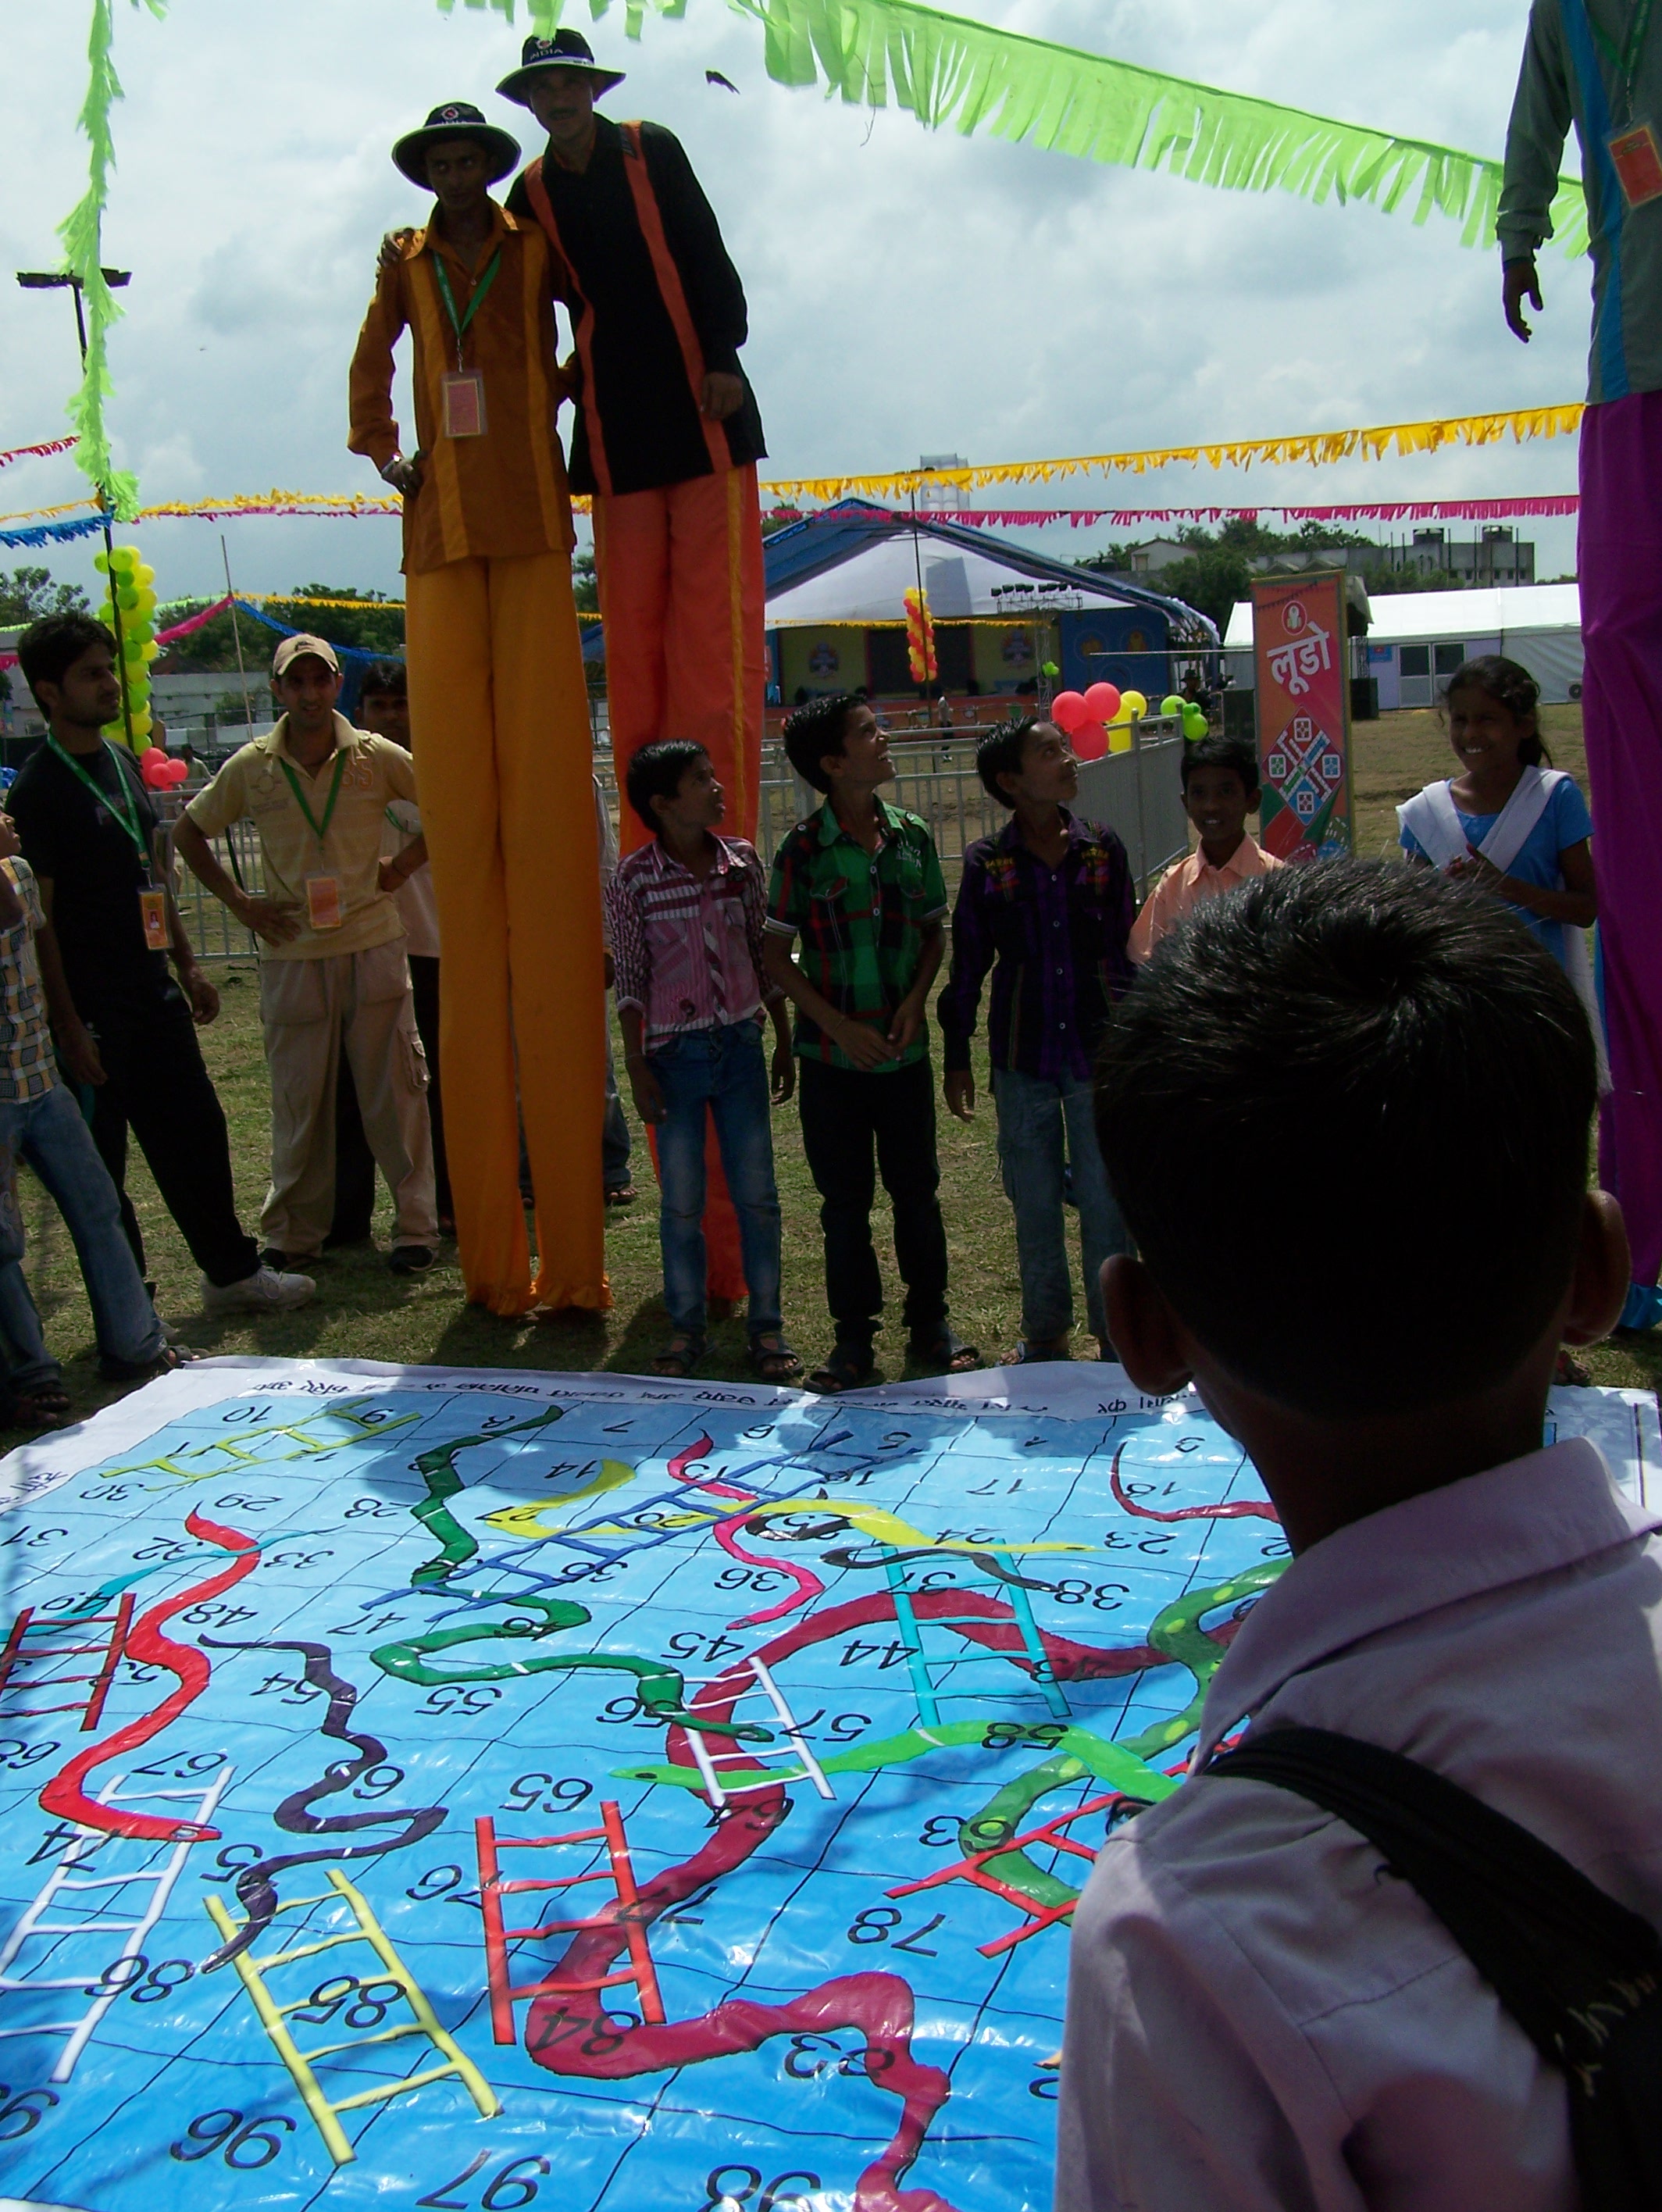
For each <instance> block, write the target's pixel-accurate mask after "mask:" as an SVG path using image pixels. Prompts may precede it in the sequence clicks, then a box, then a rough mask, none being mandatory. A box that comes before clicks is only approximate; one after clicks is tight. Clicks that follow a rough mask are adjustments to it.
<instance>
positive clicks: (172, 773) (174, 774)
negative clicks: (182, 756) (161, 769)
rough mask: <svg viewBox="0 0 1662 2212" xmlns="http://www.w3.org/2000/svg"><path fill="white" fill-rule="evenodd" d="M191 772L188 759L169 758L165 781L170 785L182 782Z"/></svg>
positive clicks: (173, 785) (174, 785) (175, 785)
mask: <svg viewBox="0 0 1662 2212" xmlns="http://www.w3.org/2000/svg"><path fill="white" fill-rule="evenodd" d="M190 773H191V763H190V762H189V761H182V760H170V761H169V762H168V763H167V782H168V785H169V787H177V786H178V785H179V784H181V783H183V782H184V781H185V778H186V777H187V776H188V775H190Z"/></svg>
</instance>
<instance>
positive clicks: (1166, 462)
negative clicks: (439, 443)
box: [0, 399, 1585, 606]
mask: <svg viewBox="0 0 1662 2212" xmlns="http://www.w3.org/2000/svg"><path fill="white" fill-rule="evenodd" d="M1584 411H1585V410H1584V407H1583V404H1582V402H1581V401H1580V400H1579V399H1575V400H1571V401H1569V402H1568V403H1567V404H1563V405H1562V406H1556V407H1514V408H1509V409H1506V410H1502V411H1501V412H1500V413H1497V414H1493V415H1445V416H1434V417H1432V418H1431V419H1430V420H1429V421H1427V422H1380V423H1375V424H1374V425H1373V426H1372V427H1371V428H1367V429H1360V430H1301V431H1298V432H1295V434H1294V435H1291V436H1289V437H1284V438H1234V439H1228V440H1226V441H1222V443H1218V444H1213V445H1201V446H1152V447H1143V448H1141V449H1139V450H1137V451H1135V452H1131V453H1071V454H1067V455H1065V456H1063V457H1061V458H1059V459H1052V460H1042V461H994V462H989V463H988V464H987V465H986V466H984V467H980V468H961V469H898V470H895V471H891V472H889V474H887V475H881V476H839V477H786V478H775V479H773V481H771V482H769V483H764V484H763V485H762V486H761V489H762V490H763V491H765V492H769V493H771V494H772V495H773V496H774V497H775V498H779V499H811V500H821V501H825V500H834V499H845V498H846V497H847V496H848V495H849V494H850V493H857V494H859V495H862V496H864V497H865V498H867V499H877V500H888V501H898V502H901V503H904V502H905V501H907V499H908V498H909V497H910V495H911V494H912V493H913V492H915V491H920V490H923V489H926V488H929V487H934V488H937V489H938V488H939V487H940V486H941V485H943V484H949V485H951V486H952V487H953V489H955V490H958V491H980V490H982V489H985V488H986V486H988V485H989V484H1007V483H1056V482H1058V480H1060V479H1062V478H1065V477H1078V476H1088V475H1090V474H1092V473H1093V472H1096V471H1100V472H1101V473H1102V474H1103V475H1109V474H1119V475H1129V476H1139V477H1140V476H1146V475H1147V474H1149V472H1150V471H1153V470H1155V469H1166V468H1174V467H1176V466H1178V465H1180V464H1182V465H1187V466H1189V467H1192V468H1194V467H1198V466H1199V465H1200V464H1201V463H1202V462H1204V463H1205V464H1206V465H1208V466H1209V467H1210V468H1214V469H1221V468H1235V469H1249V468H1251V467H1252V466H1253V464H1254V463H1255V462H1256V463H1257V464H1258V465H1259V466H1261V467H1265V468H1269V467H1280V466H1283V465H1286V464H1287V463H1289V462H1293V461H1305V462H1308V463H1309V465H1311V467H1313V468H1319V467H1321V466H1322V465H1324V464H1325V463H1327V462H1331V461H1348V460H1351V459H1362V460H1367V461H1382V460H1384V459H1386V457H1387V456H1388V455H1390V454H1392V453H1436V452H1438V451H1439V450H1440V449H1441V447H1444V446H1498V445H1501V444H1503V443H1504V442H1505V441H1506V440H1507V439H1508V438H1510V439H1511V440H1512V441H1513V443H1514V444H1515V445H1522V444H1523V443H1524V441H1526V439H1530V438H1568V437H1573V436H1574V434H1575V433H1576V431H1577V430H1579V429H1580V425H1581V416H1582V415H1583V413H1584ZM572 504H573V507H577V508H579V510H581V509H584V508H585V507H587V505H588V502H587V501H586V500H584V499H574V500H573V501H572ZM93 505H94V501H91V500H85V499H82V500H71V501H69V502H68V504H67V505H65V506H63V507H30V508H27V509H26V510H25V511H24V512H22V513H18V514H0V524H4V523H9V522H35V521H43V520H52V519H53V518H55V517H57V516H58V515H63V514H73V513H76V512H77V511H78V510H79V509H80V508H82V507H91V506H93ZM139 512H140V517H141V519H142V520H150V519H152V518H155V519H156V520H189V519H191V518H201V519H206V520H220V519H221V518H223V517H226V516H235V515H240V514H273V513H295V514H339V515H358V514H397V513H401V512H402V508H401V507H400V503H399V502H398V501H397V500H386V499H379V498H376V497H374V496H373V495H361V494H358V493H356V492H321V491H268V492H260V493H252V492H249V493H242V492H239V493H236V494H234V495H233V496H232V497H231V498H229V499H199V500H191V501H170V502H169V503H168V504H167V505H165V506H161V507H142V508H141V509H140V510H139ZM245 596H246V597H249V598H252V596H253V594H252V593H246V594H245ZM283 596H284V594H282V593H281V592H273V593H271V594H270V597H272V598H274V599H277V598H282V597H283ZM315 604H317V605H319V606H327V605H349V604H353V603H351V602H348V601H345V600H340V601H333V600H321V599H320V600H318V601H317V602H316V603H315ZM385 604H386V602H385V601H384V600H376V601H374V602H373V605H378V606H379V605H385Z"/></svg>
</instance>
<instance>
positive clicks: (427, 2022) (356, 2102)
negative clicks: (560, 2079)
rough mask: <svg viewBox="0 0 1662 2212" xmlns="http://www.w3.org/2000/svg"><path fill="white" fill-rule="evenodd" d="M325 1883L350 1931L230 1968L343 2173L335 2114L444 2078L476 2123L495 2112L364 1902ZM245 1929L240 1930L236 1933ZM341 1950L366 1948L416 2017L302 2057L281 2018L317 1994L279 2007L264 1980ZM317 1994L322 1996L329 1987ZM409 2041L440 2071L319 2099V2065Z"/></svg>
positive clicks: (221, 1922)
mask: <svg viewBox="0 0 1662 2212" xmlns="http://www.w3.org/2000/svg"><path fill="white" fill-rule="evenodd" d="M329 1880H330V1884H331V1887H332V1889H333V1890H334V1892H335V1893H336V1894H337V1896H340V1897H343V1898H344V1899H346V1901H347V1904H348V1905H349V1906H350V1907H351V1909H352V1915H353V1917H354V1919H355V1922H356V1923H357V1924H356V1926H355V1927H352V1928H344V1929H340V1930H339V1931H338V1932H337V1933H336V1934H334V1935H331V1936H318V1937H317V1938H316V1940H315V1941H313V1942H310V1943H294V1944H291V1945H290V1946H289V1948H288V1949H287V1950H286V1951H272V1952H268V1953H267V1954H266V1955H265V1956H264V1958H255V1957H253V1956H252V1954H250V1953H248V1952H246V1951H239V1952H238V1953H237V1954H236V1956H235V1957H234V1959H233V1960H232V1961H231V1963H232V1965H233V1966H234V1967H235V1968H236V1970H237V1972H238V1973H239V1974H240V1976H241V1977H242V1985H243V1987H244V1988H245V1989H246V1990H247V1992H248V1995H249V1997H250V1998H251V2000H252V2003H253V2007H254V2009H255V2011H256V2012H257V2013H258V2015H259V2016H260V2022H261V2025H262V2026H263V2027H264V2029H265V2032H266V2033H267V2034H268V2035H269V2036H270V2039H271V2040H272V2042H273V2043H274V2044H275V2045H276V2050H277V2055H278V2056H279V2057H281V2059H282V2063H283V2064H284V2065H285V2066H286V2067H287V2068H288V2071H289V2072H290V2073H291V2074H292V2075H294V2086H295V2087H296V2088H297V2089H298V2090H299V2091H300V2095H301V2097H302V2098H303V2100H305V2104H306V2111H307V2112H310V2113H311V2115H312V2119H313V2121H314V2122H315V2123H316V2125H317V2130H318V2134H319V2135H320V2136H322V2137H323V2139H324V2142H325V2144H326V2145H327V2146H328V2148H329V2154H330V2156H331V2158H332V2159H333V2160H334V2161H335V2163H336V2165H337V2166H348V2165H349V2164H350V2163H351V2161H352V2160H354V2159H355V2157H356V2156H357V2153H356V2152H355V2150H354V2149H353V2148H352V2145H351V2143H350V2142H349V2140H348V2137H347V2133H346V2130H345V2129H344V2128H343V2126H342V2125H341V2124H340V2120H339V2118H337V2115H338V2114H339V2113H342V2112H350V2111H352V2110H354V2109H355V2107H356V2106H360V2105H373V2104H378V2103H379V2102H380V2101H381V2100H383V2099H385V2098H387V2097H402V2096H403V2094H404V2093H405V2092H406V2091H407V2090H410V2089H420V2088H422V2087H425V2086H426V2084H427V2083H428V2082H429V2081H443V2080H444V2078H445V2077H446V2075H452V2074H453V2075H456V2076H457V2077H458V2079H459V2080H460V2081H461V2082H462V2084H463V2086H464V2087H465V2088H466V2090H467V2093H468V2094H469V2095H470V2097H471V2098H472V2100H473V2101H474V2104H475V2106H476V2107H477V2109H478V2111H479V2112H480V2114H481V2116H482V2118H485V2119H490V2118H494V2116H495V2114H496V2113H498V2112H500V2111H501V2109H502V2107H501V2105H500V2101H499V2100H498V2098H497V2095H496V2093H495V2091H494V2089H493V2088H492V2087H491V2086H490V2084H489V2082H488V2081H486V2079H485V2077H484V2076H483V2075H482V2074H481V2073H480V2071H479V2069H478V2068H477V2067H476V2065H475V2064H474V2063H473V2062H472V2060H471V2059H470V2058H469V2057H467V2056H466V2055H465V2054H464V2051H462V2050H461V2048H460V2046H459V2045H458V2044H457V2043H456V2041H455V2040H454V2039H453V2038H452V2036H451V2035H450V2034H448V2033H446V2030H445V2029H444V2028H443V2027H440V2024H439V2019H438V2015H436V2014H435V2013H434V2009H433V2007H432V2005H431V2004H430V2003H429V2002H428V1999H427V1996H426V1994H425V1992H424V1991H423V1990H422V1987H421V1984H419V1983H418V1982H417V1981H416V1978H415V1976H414V1975H413V1974H412V1973H411V1972H409V1968H408V1967H407V1966H405V1965H404V1963H403V1960H401V1959H400V1958H399V1956H398V1954H397V1951H395V1950H394V1949H393V1948H392V1945H391V1942H390V1941H389V1939H388V1937H387V1934H386V1931H385V1929H384V1928H383V1927H382V1926H381V1923H379V1920H377V1919H376V1917H375V1915H374V1914H373V1912H372V1911H371V1910H370V1908H369V1905H368V1902H367V1899H365V1898H364V1896H363V1895H362V1893H361V1892H360V1891H359V1890H357V1889H355V1888H354V1887H353V1885H352V1884H351V1883H350V1882H349V1881H348V1880H347V1878H346V1876H345V1875H343V1874H341V1873H338V1872H337V1870H336V1869H335V1868H333V1867H331V1869H329ZM204 1901H205V1903H206V1905H207V1907H208V1914H209V1918H210V1919H211V1920H212V1922H213V1923H214V1925H215V1928H217V1929H218V1930H219V1932H220V1934H221V1936H223V1937H224V1938H225V1939H226V1940H227V1942H229V1941H231V1940H233V1939H234V1938H235V1937H236V1936H238V1935H240V1933H241V1927H240V1925H239V1923H237V1922H236V1921H235V1920H234V1919H233V1918H232V1917H231V1915H230V1913H229V1912H227V1910H226V1908H225V1905H224V1902H223V1900H222V1899H220V1898H217V1897H210V1898H208V1899H205V1900H204ZM330 1901H331V1900H330V1899H329V1898H328V1896H327V1895H326V1894H325V1895H324V1896H321V1897H297V1898H295V1899H294V1901H293V1902H292V1904H288V1905H279V1906H278V1907H277V1911H279V1912H300V1911H306V1910H307V1909H308V1908H309V1907H310V1906H312V1905H323V1904H326V1903H328V1902H330ZM246 1924H247V1923H246V1922H245V1923H242V1926H246ZM347 1943H367V1945H368V1946H369V1948H370V1949H371V1950H373V1952H374V1954H375V1955H376V1957H377V1958H378V1959H379V1960H380V1962H381V1966H382V1968H383V1972H382V1973H381V1974H380V1975H378V1976H377V1977H375V1979H376V1980H378V1981H379V1980H385V1981H389V1982H393V1983H396V1984H397V1988H398V1992H399V1995H400V1996H401V1997H402V1998H403V2001H404V2002H405V2003H407V2004H408V2005H409V2009H410V2010H411V2012H412V2013H414V2015H416V2017H415V2018H414V2019H413V2020H409V2021H401V2022H400V2023H399V2024H398V2025H397V2027H384V2028H379V2029H375V2030H373V2031H366V2032H364V2033H358V2034H354V2035H351V2036H349V2037H348V2038H347V2039H346V2040H345V2041H344V2042H341V2043H323V2044H318V2045H317V2046H316V2047H315V2048H314V2049H312V2050H310V2051H302V2050H301V2049H300V2046H299V2045H297V2044H296V2043H295V2041H294V2037H293V2036H292V2035H291V2034H290V2033H289V2031H288V2015H289V2014H290V2013H296V2012H301V2011H304V2010H306V2009H307V2008H315V2007H316V2006H317V2005H318V2002H319V1996H318V1993H317V1992H314V1993H313V1995H312V1996H305V1997H297V1998H295V1999H294V2002H292V2003H289V2004H279V2003H278V2002H276V1998H275V1997H273V1996H272V1994H271V1992H270V1990H269V1989H268V1988H267V1987H266V1978H267V1976H268V1975H270V1974H271V1973H273V1972H276V1969H277V1968H278V1967H279V1966H293V1965H294V1964H295V1963H296V1962H297V1961H298V1960H301V1959H312V1958H315V1957H317V1956H318V1954H319V1953H320V1952H324V1951H332V1950H335V1949H337V1948H339V1947H340V1946H341V1945H343V1944H347ZM343 1980H345V1981H347V1982H348V1983H349V1985H350V1987H351V1989H352V1990H360V1989H361V1988H362V1987H363V1984H362V1983H361V1982H360V1981H358V1980H356V1979H355V1978H353V1977H350V1976H344V1977H343ZM321 1986H322V1987H323V1988H326V1987H327V1986H328V1984H323V1985H321ZM341 2001H343V2000H337V2002H341ZM324 2002H328V2000H324ZM389 2002H391V2000H390V2001H389ZM349 2009H351V2008H349ZM408 2035H421V2036H425V2037H426V2039H427V2040H428V2042H429V2043H431V2044H432V2045H434V2046H435V2048H436V2049H437V2050H439V2051H441V2052H442V2053H443V2054H444V2062H445V2063H444V2064H443V2065H442V2066H428V2067H424V2068H423V2069H422V2071H421V2072H419V2073H416V2074H409V2075H405V2076H404V2077H403V2080H401V2081H386V2082H383V2083H381V2084H380V2085H379V2087H376V2088H373V2089H360V2090H357V2091H356V2092H355V2093H354V2094H353V2095H351V2096H349V2097H340V2098H335V2099H331V2098H330V2097H328V2096H326V2095H325V2093H324V2089H323V2085H322V2084H321V2082H319V2081H318V2076H317V2074H316V2071H315V2070H314V2069H315V2067H316V2063H317V2061H318V2059H320V2058H329V2057H333V2056H334V2055H335V2054H336V2053H337V2052H338V2051H362V2050H364V2049H365V2048H366V2047H367V2045H370V2044H372V2043H394V2042H397V2041H398V2040H399V2039H402V2038H403V2037H404V2036H408Z"/></svg>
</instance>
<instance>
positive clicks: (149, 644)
mask: <svg viewBox="0 0 1662 2212" xmlns="http://www.w3.org/2000/svg"><path fill="white" fill-rule="evenodd" d="M160 652H161V647H160V646H159V645H158V644H157V643H156V641H155V639H154V638H153V637H147V638H146V639H145V641H144V645H143V659H146V660H154V659H155V657H156V655H157V653H160Z"/></svg>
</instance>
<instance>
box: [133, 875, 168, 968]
mask: <svg viewBox="0 0 1662 2212" xmlns="http://www.w3.org/2000/svg"><path fill="white" fill-rule="evenodd" d="M138 918H139V920H140V921H141V922H143V925H144V950H145V951H147V952H165V951H167V946H168V943H169V939H168V935H167V892H166V891H163V890H156V889H155V888H154V887H153V886H151V885H149V884H147V885H145V886H144V887H143V889H142V890H140V892H139V894H138Z"/></svg>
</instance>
